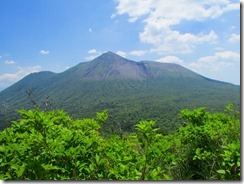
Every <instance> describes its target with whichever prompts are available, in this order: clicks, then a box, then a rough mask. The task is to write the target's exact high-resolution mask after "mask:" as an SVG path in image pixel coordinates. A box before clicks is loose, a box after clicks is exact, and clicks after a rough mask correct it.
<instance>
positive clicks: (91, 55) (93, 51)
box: [85, 49, 102, 61]
mask: <svg viewBox="0 0 244 184" xmlns="http://www.w3.org/2000/svg"><path fill="white" fill-rule="evenodd" d="M87 53H88V54H89V56H87V57H85V59H86V60H87V61H91V60H93V59H95V58H96V57H98V56H99V55H101V54H102V52H101V51H98V50H96V49H91V50H89V51H88V52H87Z"/></svg>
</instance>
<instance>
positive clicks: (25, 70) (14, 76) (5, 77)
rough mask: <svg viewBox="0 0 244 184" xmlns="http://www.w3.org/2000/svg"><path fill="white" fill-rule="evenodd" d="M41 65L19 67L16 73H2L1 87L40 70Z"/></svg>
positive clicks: (0, 77) (0, 78) (0, 76)
mask: <svg viewBox="0 0 244 184" xmlns="http://www.w3.org/2000/svg"><path fill="white" fill-rule="evenodd" d="M40 69H41V66H39V65H36V66H30V67H18V70H17V71H16V72H15V73H5V74H2V75H0V87H7V86H10V85H11V84H13V83H15V82H17V81H18V80H20V79H22V78H23V77H25V76H26V75H28V74H30V73H34V72H38V71H40Z"/></svg>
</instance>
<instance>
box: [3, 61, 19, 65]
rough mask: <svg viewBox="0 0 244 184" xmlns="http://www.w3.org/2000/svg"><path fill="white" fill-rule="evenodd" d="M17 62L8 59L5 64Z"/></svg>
mask: <svg viewBox="0 0 244 184" xmlns="http://www.w3.org/2000/svg"><path fill="white" fill-rule="evenodd" d="M15 63H16V62H15V61H14V60H6V61H5V64H8V65H11V64H15Z"/></svg>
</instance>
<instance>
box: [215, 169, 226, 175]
mask: <svg viewBox="0 0 244 184" xmlns="http://www.w3.org/2000/svg"><path fill="white" fill-rule="evenodd" d="M217 172H218V173H219V174H225V173H226V172H225V170H223V169H220V170H217Z"/></svg>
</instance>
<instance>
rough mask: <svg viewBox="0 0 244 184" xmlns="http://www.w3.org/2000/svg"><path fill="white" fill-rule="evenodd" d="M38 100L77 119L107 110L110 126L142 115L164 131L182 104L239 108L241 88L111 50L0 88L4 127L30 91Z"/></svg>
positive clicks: (171, 126)
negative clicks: (130, 58)
mask: <svg viewBox="0 0 244 184" xmlns="http://www.w3.org/2000/svg"><path fill="white" fill-rule="evenodd" d="M28 90H29V91H32V92H34V95H32V97H33V98H34V99H35V101H37V102H38V103H39V104H41V103H42V101H43V100H44V99H48V100H49V102H51V107H52V108H53V109H63V110H65V111H66V112H68V113H69V114H70V115H72V116H73V117H75V118H82V117H93V116H94V114H95V112H97V111H102V110H104V109H108V112H109V119H108V122H107V124H106V126H107V128H108V129H111V130H115V129H116V126H118V124H120V125H121V126H122V129H123V130H131V129H133V126H132V125H133V124H135V123H137V122H138V121H140V120H142V119H151V120H156V121H157V124H158V125H159V126H161V127H162V128H163V129H164V130H165V131H166V132H168V131H171V130H174V129H175V128H176V126H177V125H178V123H179V120H178V114H179V111H180V110H181V109H182V108H196V107H199V106H206V107H207V108H208V109H209V110H212V111H216V110H222V109H223V108H224V107H225V106H226V105H227V104H228V103H235V104H236V105H237V107H239V106H240V86H237V85H233V84H230V83H225V82H221V81H216V80H212V79H209V78H206V77H204V76H201V75H199V74H197V73H195V72H192V71H191V70H189V69H186V68H184V67H182V66H180V65H177V64H171V63H159V62H154V61H141V62H135V61H132V60H128V59H126V58H123V57H121V56H119V55H116V54H114V53H112V52H107V53H104V54H102V55H101V56H99V57H97V58H96V59H94V60H92V61H89V62H83V63H80V64H78V65H76V66H74V67H72V68H70V69H68V70H66V71H64V72H62V73H52V72H39V73H33V74H30V75H28V76H26V77H25V78H23V79H22V80H20V81H18V82H17V83H15V84H13V85H12V86H10V87H9V88H7V89H5V90H3V91H2V92H0V107H1V108H0V119H1V127H0V128H4V127H6V126H7V125H6V122H9V121H10V120H11V119H14V118H17V115H16V114H17V113H16V112H15V111H16V109H20V108H26V109H30V108H33V106H32V104H31V103H30V101H29V100H27V94H26V91H28Z"/></svg>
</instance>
